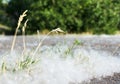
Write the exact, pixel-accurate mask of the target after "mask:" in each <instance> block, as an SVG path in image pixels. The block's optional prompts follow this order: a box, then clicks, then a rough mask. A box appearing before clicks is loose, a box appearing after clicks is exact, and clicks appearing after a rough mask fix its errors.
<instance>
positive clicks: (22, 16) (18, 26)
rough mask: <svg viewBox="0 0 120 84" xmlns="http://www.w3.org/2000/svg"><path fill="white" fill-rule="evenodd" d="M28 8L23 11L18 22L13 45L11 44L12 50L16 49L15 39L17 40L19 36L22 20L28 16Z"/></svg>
mask: <svg viewBox="0 0 120 84" xmlns="http://www.w3.org/2000/svg"><path fill="white" fill-rule="evenodd" d="M26 13H27V10H26V11H24V12H23V14H22V15H20V17H19V20H18V24H17V28H16V31H15V34H14V38H13V42H12V46H11V52H12V51H13V49H14V45H15V41H16V36H17V31H18V29H19V28H20V25H21V22H22V21H23V18H24V17H25V16H26Z"/></svg>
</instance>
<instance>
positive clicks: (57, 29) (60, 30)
mask: <svg viewBox="0 0 120 84" xmlns="http://www.w3.org/2000/svg"><path fill="white" fill-rule="evenodd" d="M52 32H57V33H58V32H60V33H65V32H64V31H63V30H62V29H60V28H56V29H54V30H52Z"/></svg>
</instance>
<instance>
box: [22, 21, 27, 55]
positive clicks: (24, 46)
mask: <svg viewBox="0 0 120 84" xmlns="http://www.w3.org/2000/svg"><path fill="white" fill-rule="evenodd" d="M27 22H28V19H27V20H26V21H25V23H24V25H23V27H22V37H23V51H22V57H23V55H24V52H25V51H26V42H25V29H26V26H27Z"/></svg>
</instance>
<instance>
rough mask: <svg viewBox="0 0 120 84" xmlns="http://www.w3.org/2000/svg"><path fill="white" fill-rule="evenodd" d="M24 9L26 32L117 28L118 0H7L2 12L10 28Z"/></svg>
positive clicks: (108, 29)
mask: <svg viewBox="0 0 120 84" xmlns="http://www.w3.org/2000/svg"><path fill="white" fill-rule="evenodd" d="M26 9H28V10H29V13H28V17H27V18H28V19H29V23H28V30H27V33H34V32H36V31H37V30H41V31H42V30H43V29H48V30H51V29H53V28H56V27H61V28H62V29H64V30H67V31H68V32H78V33H80V32H89V31H92V32H93V33H107V34H111V33H114V32H115V31H116V30H118V29H119V27H120V19H119V18H120V0H10V1H9V3H8V7H7V9H6V12H7V14H8V16H9V17H10V18H11V19H10V21H11V25H12V27H14V28H15V27H16V24H17V20H18V17H19V16H20V14H21V13H22V12H23V11H24V10H26ZM13 30H14V29H13Z"/></svg>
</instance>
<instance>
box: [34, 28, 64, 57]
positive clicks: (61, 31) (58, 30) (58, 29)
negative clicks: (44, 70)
mask: <svg viewBox="0 0 120 84" xmlns="http://www.w3.org/2000/svg"><path fill="white" fill-rule="evenodd" d="M53 32H55V33H58V32H60V33H65V32H64V31H63V30H61V29H60V28H56V29H53V30H52V31H50V32H49V33H48V34H47V35H46V36H45V37H44V38H43V39H42V40H41V41H40V42H39V44H38V46H37V47H36V49H35V51H34V53H33V56H35V54H36V53H37V51H38V49H39V48H40V46H41V44H42V43H43V41H44V40H45V39H46V38H47V37H48V35H50V34H51V33H53Z"/></svg>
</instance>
